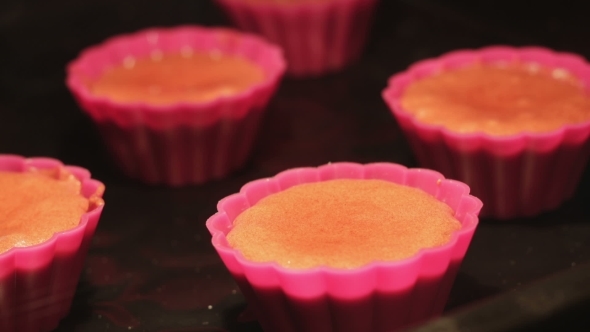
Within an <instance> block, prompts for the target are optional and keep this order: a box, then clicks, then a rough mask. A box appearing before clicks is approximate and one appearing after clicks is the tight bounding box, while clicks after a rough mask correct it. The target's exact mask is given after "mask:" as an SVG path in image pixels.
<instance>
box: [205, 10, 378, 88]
mask: <svg viewBox="0 0 590 332" xmlns="http://www.w3.org/2000/svg"><path fill="white" fill-rule="evenodd" d="M216 1H217V3H218V4H219V5H220V7H221V8H223V10H224V11H225V12H226V13H227V14H228V16H229V18H230V19H231V20H232V21H233V22H234V24H235V25H236V26H238V27H239V28H241V29H243V30H246V31H251V32H255V33H259V34H261V35H263V36H265V37H266V38H267V39H269V40H270V41H272V42H274V43H277V44H278V45H281V47H282V48H283V49H284V50H285V55H286V58H287V60H288V63H289V68H288V72H289V74H290V75H292V76H317V75H321V74H324V73H328V72H333V71H337V70H339V69H342V68H343V67H345V66H346V65H348V64H350V63H352V62H354V61H356V60H357V59H358V58H359V57H360V56H361V53H362V51H363V49H364V45H365V41H366V39H367V35H368V33H369V30H370V25H371V22H372V17H373V14H374V11H375V7H376V5H377V2H378V1H377V0H324V1H304V2H301V3H291V4H285V3H282V4H281V3H280V2H273V1H264V2H260V1H258V2H256V1H248V0H216Z"/></svg>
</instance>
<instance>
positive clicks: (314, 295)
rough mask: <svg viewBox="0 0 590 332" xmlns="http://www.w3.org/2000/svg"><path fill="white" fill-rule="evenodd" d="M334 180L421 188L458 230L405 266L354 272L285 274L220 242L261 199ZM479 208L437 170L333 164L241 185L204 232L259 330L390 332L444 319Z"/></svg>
mask: <svg viewBox="0 0 590 332" xmlns="http://www.w3.org/2000/svg"><path fill="white" fill-rule="evenodd" d="M338 178H353V179H382V180H386V181H391V182H395V183H399V184H404V185H407V186H411V187H416V188H420V189H422V190H424V191H426V192H427V193H429V194H431V195H432V196H434V197H436V198H437V199H438V200H440V201H442V202H445V203H446V204H448V205H449V206H450V207H451V208H452V209H453V210H454V211H455V217H456V218H457V219H458V220H459V221H460V222H461V224H462V228H461V229H460V230H458V231H457V232H456V233H455V234H454V235H453V237H452V239H451V240H450V241H449V242H448V243H447V244H445V245H443V246H440V247H436V248H430V249H423V250H422V251H420V252H419V253H418V254H417V255H415V256H413V257H411V258H408V259H405V260H401V261H395V262H374V263H371V264H368V265H365V266H363V267H360V268H356V269H336V268H330V267H318V268H313V269H305V270H295V269H287V268H284V267H281V266H279V265H278V264H276V263H258V262H252V261H248V260H247V259H246V258H244V256H243V255H242V254H241V253H240V252H238V251H237V250H235V249H233V248H232V247H230V245H229V244H228V242H227V239H226V235H227V234H228V233H229V231H230V230H231V229H232V224H233V220H234V219H235V218H236V216H238V215H239V214H240V213H241V212H242V211H244V210H246V209H248V208H249V207H250V206H253V205H255V204H256V203H257V202H258V201H259V200H260V199H262V198H264V197H266V196H268V195H271V194H273V193H276V192H280V191H282V190H285V189H287V188H290V187H292V186H294V185H297V184H301V183H310V182H319V181H327V180H331V179H338ZM481 205H482V204H481V201H479V200H478V199H477V198H475V197H473V196H470V195H469V187H468V186H467V185H465V184H463V183H461V182H457V181H453V180H447V179H445V178H444V177H443V176H442V175H441V174H440V173H438V172H435V171H431V170H426V169H408V168H406V167H404V166H401V165H397V164H390V163H374V164H366V165H361V164H355V163H333V164H328V165H325V166H321V167H318V168H295V169H291V170H287V171H284V172H282V173H279V174H278V175H276V176H274V177H272V178H268V179H261V180H257V181H253V182H250V183H248V184H246V185H245V186H243V187H242V189H241V190H240V192H239V193H237V194H234V195H231V196H228V197H226V198H224V199H223V200H221V201H220V202H219V204H218V205H217V208H218V212H217V213H216V214H215V215H213V216H212V217H211V218H209V220H208V221H207V228H208V229H209V231H210V232H211V234H212V243H213V246H214V247H215V249H216V250H217V252H218V253H219V255H220V257H221V259H222V260H223V262H224V263H225V265H226V267H227V268H228V269H229V271H230V273H231V274H232V275H233V277H234V278H235V280H236V281H237V283H238V285H239V287H240V289H241V290H242V292H243V293H244V296H245V297H246V300H247V301H248V304H249V308H251V309H252V311H253V313H254V314H255V315H256V316H257V318H258V321H259V322H260V324H261V325H262V327H263V329H264V330H265V331H281V332H296V331H297V332H299V331H322V332H361V331H362V332H364V331H372V332H385V331H388V332H389V331H393V330H395V329H398V328H401V327H403V326H407V325H408V324H413V323H416V322H420V321H423V320H426V319H428V318H431V317H434V316H437V315H439V314H440V313H441V312H442V310H443V308H444V306H445V303H446V300H447V297H448V294H449V292H450V289H451V286H452V284H453V282H454V279H455V276H456V273H457V271H458V269H459V265H460V264H461V262H462V260H463V257H464V256H465V253H466V251H467V248H468V247H469V243H470V241H471V238H472V236H473V233H474V232H475V229H476V227H477V224H478V213H479V210H480V209H481ZM310 231H313V230H310ZM392 240H394V239H392Z"/></svg>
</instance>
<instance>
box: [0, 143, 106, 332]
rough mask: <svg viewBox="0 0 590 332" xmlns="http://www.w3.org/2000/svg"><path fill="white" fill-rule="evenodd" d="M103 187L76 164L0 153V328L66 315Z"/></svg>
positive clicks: (46, 322)
mask: <svg viewBox="0 0 590 332" xmlns="http://www.w3.org/2000/svg"><path fill="white" fill-rule="evenodd" d="M103 191H104V186H103V184H102V183H100V182H98V181H96V180H93V179H91V178H90V173H89V172H88V171H87V170H85V169H83V168H79V167H74V166H64V165H63V164H61V163H60V162H59V161H57V160H54V159H49V158H31V159H26V158H23V157H20V156H14V155H0V206H1V208H0V215H1V220H2V223H1V225H0V294H2V296H0V330H2V331H3V332H13V331H14V332H17V331H18V332H32V331H35V332H38V331H51V330H53V329H55V328H57V326H58V324H59V321H60V320H61V319H62V318H63V317H65V316H66V315H67V314H68V311H69V310H70V305H71V303H72V298H73V296H74V293H75V291H76V286H77V284H78V279H79V277H80V273H81V271H82V267H83V265H84V258H85V257H86V252H87V251H88V247H89V245H90V241H91V239H92V235H93V234H94V230H95V229H96V225H97V223H98V219H99V217H100V214H101V212H102V208H103V205H104V202H103V200H102V198H101V197H102V194H103Z"/></svg>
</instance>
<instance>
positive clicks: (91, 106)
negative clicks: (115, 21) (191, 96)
mask: <svg viewBox="0 0 590 332" xmlns="http://www.w3.org/2000/svg"><path fill="white" fill-rule="evenodd" d="M192 51H202V52H209V51H213V52H220V53H222V54H226V55H232V56H238V57H243V58H245V59H247V60H249V61H252V63H254V64H256V65H257V66H259V67H260V68H261V69H262V70H263V71H264V73H265V76H266V79H265V80H264V81H263V82H261V83H258V84H254V85H252V87H250V88H249V89H247V90H246V91H243V92H241V93H237V94H233V95H231V96H221V97H219V98H216V99H214V100H212V101H208V102H200V103H177V104H173V105H165V106H162V105H150V104H147V103H140V102H137V103H118V102H115V101H112V100H109V99H107V98H103V97H97V96H94V95H92V93H91V92H90V91H89V90H88V88H87V86H86V85H85V84H84V82H85V81H86V80H92V79H96V78H98V77H99V76H100V75H101V74H102V73H103V72H104V71H105V70H107V69H108V68H110V67H113V66H117V65H121V64H123V63H124V62H125V61H133V60H134V59H135V58H138V57H149V56H157V55H161V54H162V53H179V52H192ZM285 68H286V64H285V60H284V58H283V55H282V51H281V50H280V49H279V48H278V47H276V46H273V45H271V44H269V43H267V42H265V41H263V40H262V39H260V38H259V37H257V36H254V35H249V34H243V33H238V32H235V31H232V30H229V29H222V28H202V27H195V26H184V27H176V28H167V29H148V30H143V31H140V32H136V33H133V34H128V35H122V36H117V37H113V38H111V39H109V40H107V41H105V42H104V43H102V44H100V45H98V46H93V47H90V48H88V49H86V50H85V51H83V52H82V53H81V54H80V56H79V57H78V58H77V59H76V60H74V61H73V62H72V63H70V64H69V65H68V67H67V86H68V87H69V89H70V90H71V92H72V94H73V95H74V97H75V98H76V100H77V101H78V103H79V105H80V107H81V108H82V109H83V110H84V111H86V113H88V115H89V116H90V117H91V118H92V119H93V121H94V122H95V123H96V125H97V127H98V129H99V131H100V133H101V135H102V138H103V140H104V141H105V143H106V146H107V148H108V149H109V151H110V153H111V154H112V156H113V157H114V160H115V161H116V163H117V164H118V165H119V166H120V168H121V169H122V170H123V172H124V173H125V174H127V175H128V176H130V177H132V178H137V179H139V180H142V181H143V182H145V183H149V184H165V185H170V186H180V185H187V184H199V183H203V182H206V181H209V180H212V179H220V178H223V177H225V176H226V175H228V174H229V173H231V172H232V171H234V170H237V169H238V168H240V167H241V166H243V165H244V163H245V162H246V161H247V159H248V157H249V155H250V151H251V150H252V147H253V144H254V141H255V138H256V134H257V131H258V127H259V125H260V123H261V120H262V116H263V112H264V109H265V107H266V105H267V103H268V101H269V99H270V98H271V97H272V95H273V94H274V92H275V91H276V89H277V87H278V85H279V83H280V80H281V78H282V76H283V74H284V72H285Z"/></svg>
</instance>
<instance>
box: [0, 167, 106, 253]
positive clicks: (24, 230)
mask: <svg viewBox="0 0 590 332" xmlns="http://www.w3.org/2000/svg"><path fill="white" fill-rule="evenodd" d="M80 190H81V183H80V181H78V179H76V178H75V177H74V176H73V175H72V174H71V173H69V172H67V171H66V170H64V169H62V168H59V169H53V170H42V171H31V172H25V173H16V172H5V171H0V254H1V253H3V252H6V251H8V250H10V249H11V248H13V247H27V246H32V245H36V244H39V243H42V242H44V241H47V240H49V239H50V238H51V237H52V236H53V235H54V234H55V233H56V232H61V231H65V230H69V229H72V228H74V227H76V226H77V225H78V224H79V223H80V218H81V217H82V215H83V214H84V213H86V212H88V211H89V210H91V209H93V208H94V207H96V206H98V205H102V204H103V201H102V199H101V198H100V195H99V194H100V193H96V195H94V196H92V197H91V198H90V199H87V198H85V197H84V196H82V195H81V193H80ZM100 190H102V188H101V189H100Z"/></svg>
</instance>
